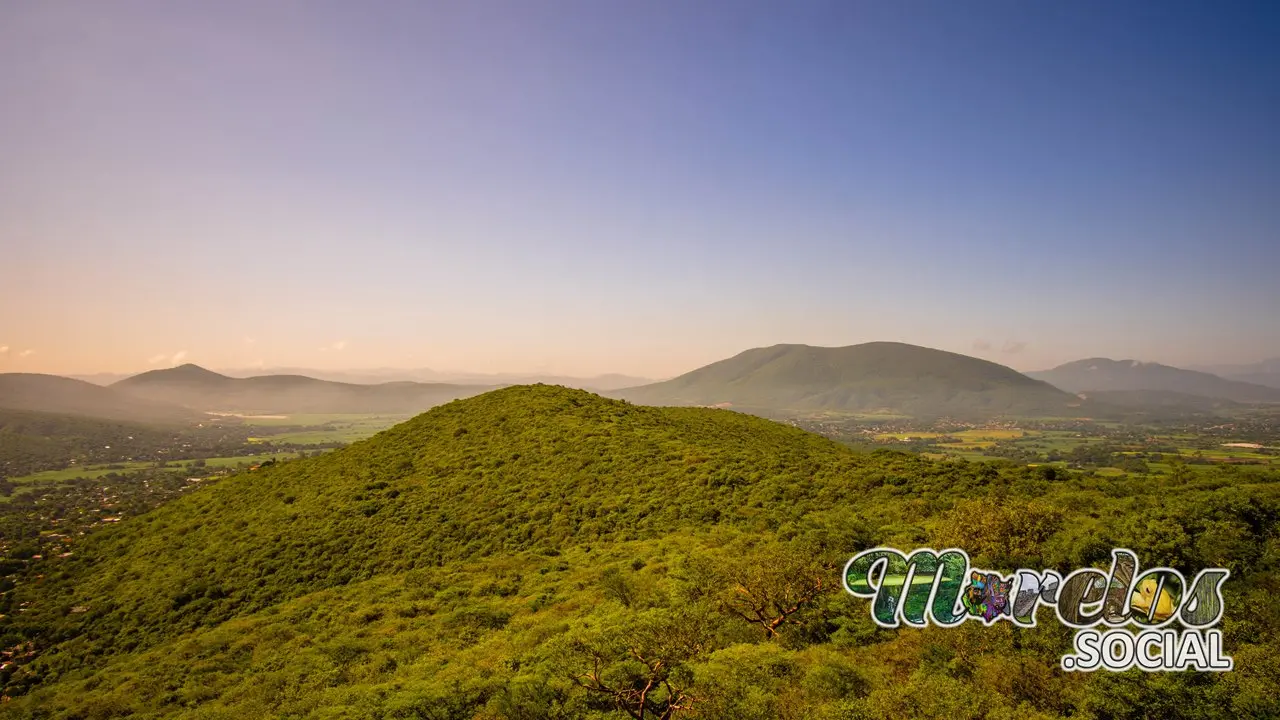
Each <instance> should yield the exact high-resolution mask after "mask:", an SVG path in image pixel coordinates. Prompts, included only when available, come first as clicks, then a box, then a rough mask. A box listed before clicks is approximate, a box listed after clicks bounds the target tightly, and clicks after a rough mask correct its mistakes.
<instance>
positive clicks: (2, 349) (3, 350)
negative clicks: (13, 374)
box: [0, 345, 9, 355]
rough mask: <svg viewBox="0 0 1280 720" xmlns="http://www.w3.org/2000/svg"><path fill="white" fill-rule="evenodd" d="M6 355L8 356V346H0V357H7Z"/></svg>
mask: <svg viewBox="0 0 1280 720" xmlns="http://www.w3.org/2000/svg"><path fill="white" fill-rule="evenodd" d="M8 354H9V346H8V345H0V355H8Z"/></svg>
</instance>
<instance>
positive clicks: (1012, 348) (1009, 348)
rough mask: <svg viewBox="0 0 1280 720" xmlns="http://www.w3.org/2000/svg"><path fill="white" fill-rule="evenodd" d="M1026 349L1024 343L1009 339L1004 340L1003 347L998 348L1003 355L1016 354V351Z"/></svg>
mask: <svg viewBox="0 0 1280 720" xmlns="http://www.w3.org/2000/svg"><path fill="white" fill-rule="evenodd" d="M1026 349H1027V344H1026V343H1024V342H1014V341H1012V340H1010V341H1009V342H1006V343H1005V344H1004V347H1002V348H1000V352H1002V353H1004V354H1005V355H1017V354H1018V353H1020V352H1022V351H1023V350H1026Z"/></svg>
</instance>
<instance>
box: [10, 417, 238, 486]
mask: <svg viewBox="0 0 1280 720" xmlns="http://www.w3.org/2000/svg"><path fill="white" fill-rule="evenodd" d="M250 434H251V431H250V430H249V429H248V428H245V427H243V426H241V425H239V424H238V423H223V422H210V423H206V424H199V425H195V424H193V425H188V426H156V425H149V424H143V423H135V422H118V421H113V420H102V419H98V418H88V417H81V416H78V415H58V414H53V413H41V412H29V411H21V410H3V409H0V479H5V478H8V479H15V478H22V477H24V476H28V475H32V474H34V473H39V472H41V471H45V470H66V471H68V472H69V473H71V474H70V475H69V476H68V477H76V475H75V471H76V470H77V468H78V467H81V468H82V467H87V466H91V465H94V464H98V465H103V464H108V463H123V462H133V463H152V462H163V461H168V460H178V459H186V458H207V457H216V456H226V455H233V454H236V452H237V451H238V450H239V449H241V448H243V447H244V446H245V445H246V444H247V442H248V438H249V436H250Z"/></svg>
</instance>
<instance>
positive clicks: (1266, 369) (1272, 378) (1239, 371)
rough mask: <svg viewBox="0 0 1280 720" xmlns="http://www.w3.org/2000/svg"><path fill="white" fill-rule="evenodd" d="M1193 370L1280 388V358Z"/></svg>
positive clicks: (1195, 368)
mask: <svg viewBox="0 0 1280 720" xmlns="http://www.w3.org/2000/svg"><path fill="white" fill-rule="evenodd" d="M1191 369H1192V370H1199V371H1200V372H1207V373H1212V374H1213V375H1218V376H1220V377H1224V378H1227V379H1228V380H1240V381H1242V382H1248V383H1254V384H1255V385H1266V386H1267V387H1273V388H1280V358H1270V359H1268V360H1263V361H1261V362H1256V363H1248V364H1245V365H1200V366H1195V367H1192V368H1191Z"/></svg>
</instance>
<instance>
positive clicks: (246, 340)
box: [244, 335, 258, 345]
mask: <svg viewBox="0 0 1280 720" xmlns="http://www.w3.org/2000/svg"><path fill="white" fill-rule="evenodd" d="M256 342H258V341H257V340H254V339H253V338H251V337H249V336H248V335H245V336H244V344H245V345H252V344H254V343H256Z"/></svg>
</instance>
